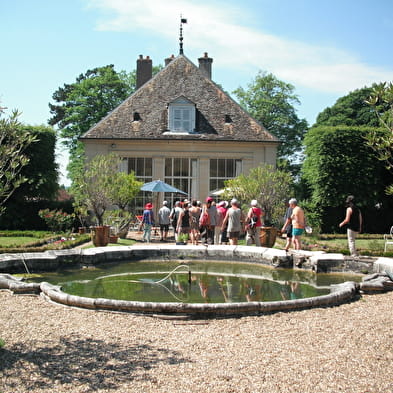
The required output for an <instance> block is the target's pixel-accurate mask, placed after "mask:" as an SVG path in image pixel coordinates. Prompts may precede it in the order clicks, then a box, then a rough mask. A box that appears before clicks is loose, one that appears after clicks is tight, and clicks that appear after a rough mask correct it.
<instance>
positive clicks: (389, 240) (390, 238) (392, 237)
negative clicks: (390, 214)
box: [383, 226, 393, 252]
mask: <svg viewBox="0 0 393 393" xmlns="http://www.w3.org/2000/svg"><path fill="white" fill-rule="evenodd" d="M383 239H384V241H385V252H386V248H387V246H388V245H389V244H393V226H392V227H391V228H390V233H388V234H384V235H383Z"/></svg>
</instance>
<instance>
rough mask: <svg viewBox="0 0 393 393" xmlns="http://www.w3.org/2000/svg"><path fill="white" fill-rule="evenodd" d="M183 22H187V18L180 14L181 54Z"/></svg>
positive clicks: (181, 48)
mask: <svg viewBox="0 0 393 393" xmlns="http://www.w3.org/2000/svg"><path fill="white" fill-rule="evenodd" d="M183 23H187V19H185V18H182V16H181V14H180V38H179V40H180V54H181V55H182V54H183V53H184V52H183Z"/></svg>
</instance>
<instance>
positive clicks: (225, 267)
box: [29, 261, 360, 303]
mask: <svg viewBox="0 0 393 393" xmlns="http://www.w3.org/2000/svg"><path fill="white" fill-rule="evenodd" d="M29 281H30V282H34V281H35V282H40V281H47V282H50V283H52V284H56V285H60V286H61V287H62V290H63V291H64V292H66V293H69V294H71V295H77V296H84V297H91V298H108V299H118V300H133V301H144V302H186V303H207V302H208V303H226V302H250V301H277V300H290V299H300V298H306V297H314V296H319V295H323V294H327V293H329V292H330V290H329V286H330V285H331V284H338V283H342V282H345V281H360V277H359V276H356V275H344V274H315V273H312V272H306V271H298V270H292V269H288V270H287V269H273V268H269V267H266V266H263V265H259V264H250V263H229V262H227V261H226V262H212V261H192V262H188V263H184V262H181V263H180V262H168V261H165V262H164V261H162V262H161V261H154V262H152V261H139V262H128V263H116V264H106V265H100V266H98V267H94V268H84V269H73V270H62V271H58V272H51V273H45V274H42V275H40V277H34V278H31V279H30V280H29Z"/></svg>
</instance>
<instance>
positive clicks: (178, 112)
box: [168, 97, 195, 133]
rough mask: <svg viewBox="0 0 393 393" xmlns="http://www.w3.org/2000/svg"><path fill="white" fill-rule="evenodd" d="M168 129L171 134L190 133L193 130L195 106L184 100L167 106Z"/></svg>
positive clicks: (179, 99) (180, 99) (181, 99)
mask: <svg viewBox="0 0 393 393" xmlns="http://www.w3.org/2000/svg"><path fill="white" fill-rule="evenodd" d="M168 110H169V115H168V123H169V124H168V128H169V131H171V132H180V133H190V132H194V130H195V105H194V104H193V103H192V102H191V101H189V100H187V99H186V98H183V97H181V98H178V99H177V100H175V101H173V102H171V103H170V104H169V108H168Z"/></svg>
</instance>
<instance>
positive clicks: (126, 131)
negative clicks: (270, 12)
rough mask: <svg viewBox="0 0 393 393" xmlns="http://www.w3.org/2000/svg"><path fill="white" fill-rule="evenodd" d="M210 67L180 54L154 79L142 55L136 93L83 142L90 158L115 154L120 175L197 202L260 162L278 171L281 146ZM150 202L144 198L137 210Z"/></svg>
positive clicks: (148, 61) (206, 61)
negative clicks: (162, 184) (216, 78)
mask: <svg viewBox="0 0 393 393" xmlns="http://www.w3.org/2000/svg"><path fill="white" fill-rule="evenodd" d="M212 62H213V59H212V58H210V57H209V56H208V54H207V53H205V54H204V56H202V57H201V58H199V59H198V63H199V66H198V67H197V66H196V65H195V64H193V63H192V62H191V61H190V60H189V59H188V58H187V57H186V56H185V55H184V54H182V52H181V54H180V55H179V56H177V57H174V56H173V55H172V57H170V58H168V59H166V60H165V67H164V68H163V69H162V70H161V71H160V72H159V73H158V74H156V75H155V76H154V77H152V60H151V59H150V58H149V57H146V58H145V57H143V56H142V55H141V56H140V57H139V59H137V90H136V91H135V92H134V93H133V94H132V95H131V96H130V97H128V98H127V99H126V100H125V101H124V102H123V103H122V104H120V105H119V106H118V107H117V108H116V109H114V110H113V111H112V112H111V113H109V114H108V115H107V116H106V117H105V118H103V119H102V120H101V121H100V122H99V123H97V124H96V125H95V126H93V127H92V128H91V129H90V130H89V131H88V132H86V133H85V134H84V135H83V136H82V138H81V141H82V142H83V143H84V145H85V151H86V156H87V157H88V159H89V158H92V157H93V156H94V155H97V154H107V153H109V152H116V153H118V154H119V155H120V156H121V157H122V158H124V160H123V168H122V170H124V171H127V172H130V171H134V172H135V174H136V176H137V177H138V178H139V179H140V180H142V181H143V182H149V181H152V180H156V179H161V180H163V181H165V182H166V183H169V184H171V185H173V186H175V187H176V188H179V189H181V190H183V191H185V192H187V193H188V196H189V198H196V199H199V200H204V199H205V198H206V196H207V195H209V194H210V193H211V192H212V191H213V190H216V189H220V188H222V187H223V186H224V181H225V180H227V179H231V178H234V177H236V176H238V175H239V174H241V173H247V172H248V171H249V170H250V169H251V168H253V167H257V166H259V165H260V164H261V163H268V164H272V165H275V162H276V151H277V147H278V145H279V143H280V141H279V140H278V139H277V138H276V137H274V136H273V135H272V134H270V133H269V132H268V131H267V130H266V129H265V128H264V127H263V126H262V125H261V124H260V123H258V122H257V121H256V120H255V119H253V118H252V117H251V116H250V115H249V114H248V113H247V112H246V111H244V110H243V109H242V108H241V107H240V106H239V105H238V104H237V103H236V102H235V101H234V100H233V99H232V98H231V97H230V96H229V95H228V94H226V93H225V92H224V91H223V90H222V89H221V88H220V87H219V86H218V85H216V84H215V83H214V82H213V81H212V79H211V70H212ZM163 197H164V198H165V199H167V200H170V201H171V202H173V199H172V197H173V196H172V195H170V194H168V195H165V196H163ZM174 197H176V196H174ZM147 200H151V195H150V194H149V193H147V194H146V195H143V194H142V193H141V195H140V197H138V198H137V200H136V201H135V206H134V208H135V209H137V210H140V209H141V208H142V206H143V205H144V203H145V202H146V201H147Z"/></svg>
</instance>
